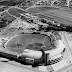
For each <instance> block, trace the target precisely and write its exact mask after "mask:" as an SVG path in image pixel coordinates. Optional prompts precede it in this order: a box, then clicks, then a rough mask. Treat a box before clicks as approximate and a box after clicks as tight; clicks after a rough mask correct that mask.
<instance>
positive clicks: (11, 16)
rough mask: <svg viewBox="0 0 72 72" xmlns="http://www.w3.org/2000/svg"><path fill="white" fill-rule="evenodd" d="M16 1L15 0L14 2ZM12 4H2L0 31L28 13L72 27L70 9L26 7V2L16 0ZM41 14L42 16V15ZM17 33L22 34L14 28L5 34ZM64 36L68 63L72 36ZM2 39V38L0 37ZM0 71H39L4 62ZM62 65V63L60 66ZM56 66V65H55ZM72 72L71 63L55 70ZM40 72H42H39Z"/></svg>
mask: <svg viewBox="0 0 72 72" xmlns="http://www.w3.org/2000/svg"><path fill="white" fill-rule="evenodd" d="M13 1H14V0H13ZM13 1H12V2H11V1H9V0H8V1H7V0H5V1H4V0H3V1H1V2H0V5H1V7H0V30H2V29H5V27H7V26H8V25H9V24H10V23H11V22H12V21H14V20H15V19H16V18H17V17H20V16H22V15H24V14H25V13H26V12H28V13H31V14H33V15H37V16H39V17H41V18H42V17H43V18H46V19H50V20H52V21H53V20H55V21H57V22H59V23H62V24H64V25H68V26H69V25H70V26H72V10H71V9H70V8H62V7H57V6H54V7H51V6H47V5H44V6H31V7H28V6H26V5H25V3H23V1H24V0H19V1H20V2H19V1H18V0H16V1H17V2H15V1H14V2H13ZM13 3H14V5H17V3H19V4H20V3H23V4H22V5H24V6H20V7H18V6H13ZM2 5H3V6H2ZM40 14H41V15H40ZM17 32H18V33H19V32H21V31H20V30H18V29H16V28H14V29H9V30H6V31H5V32H4V33H3V34H4V35H5V34H6V36H5V37H7V36H10V35H11V36H12V35H14V34H17ZM60 35H61V36H62V39H63V41H64V42H65V44H66V47H67V52H66V55H65V58H64V60H65V59H67V58H68V59H69V60H68V59H67V62H69V61H70V62H71V60H72V58H71V56H72V35H71V34H69V33H66V32H65V33H64V34H60ZM0 37H2V36H0ZM0 64H1V66H0V69H2V70H1V72H6V71H7V72H23V71H26V72H37V71H38V70H37V69H36V70H35V71H34V69H33V68H31V67H27V68H26V67H25V66H22V65H21V64H17V63H16V64H15V63H13V62H10V63H4V62H1V61H0ZM58 65H60V63H59V64H58ZM55 66H56V65H55ZM69 69H70V71H71V69H72V64H71V63H70V65H68V66H66V67H64V68H62V69H60V70H58V69H55V70H58V71H56V72H66V71H69ZM39 72H40V71H39Z"/></svg>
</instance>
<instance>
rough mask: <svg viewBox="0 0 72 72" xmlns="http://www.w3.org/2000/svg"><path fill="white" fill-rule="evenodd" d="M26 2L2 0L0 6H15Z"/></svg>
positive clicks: (21, 0)
mask: <svg viewBox="0 0 72 72" xmlns="http://www.w3.org/2000/svg"><path fill="white" fill-rule="evenodd" d="M24 1H26V0H3V1H0V5H5V6H15V5H17V4H21V3H23V2H24Z"/></svg>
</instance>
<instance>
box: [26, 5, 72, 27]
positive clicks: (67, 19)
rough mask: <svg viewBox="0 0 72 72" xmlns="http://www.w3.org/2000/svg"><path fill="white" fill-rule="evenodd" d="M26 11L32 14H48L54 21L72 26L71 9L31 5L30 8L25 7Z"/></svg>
mask: <svg viewBox="0 0 72 72" xmlns="http://www.w3.org/2000/svg"><path fill="white" fill-rule="evenodd" d="M26 11H27V12H29V13H32V14H39V13H40V14H43V15H45V16H49V17H51V18H53V19H54V20H55V21H57V22H59V23H63V24H66V25H71V26H72V10H70V11H69V9H65V10H64V9H62V8H55V7H48V6H46V7H45V6H44V7H33V8H30V9H26Z"/></svg>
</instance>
